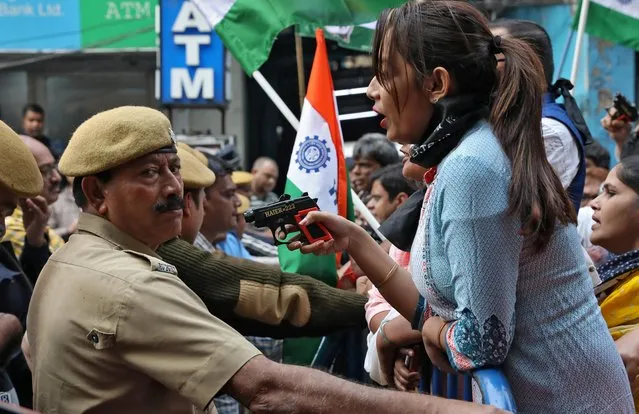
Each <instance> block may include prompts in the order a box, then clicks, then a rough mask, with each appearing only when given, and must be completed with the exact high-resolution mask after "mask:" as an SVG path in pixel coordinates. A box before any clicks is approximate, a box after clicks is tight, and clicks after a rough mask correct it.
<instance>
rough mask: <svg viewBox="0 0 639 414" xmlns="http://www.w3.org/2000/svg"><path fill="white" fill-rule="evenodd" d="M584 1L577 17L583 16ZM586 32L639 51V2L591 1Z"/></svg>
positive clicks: (622, 0) (632, 0) (624, 0)
mask: <svg viewBox="0 0 639 414" xmlns="http://www.w3.org/2000/svg"><path fill="white" fill-rule="evenodd" d="M584 3H585V2H584V1H583V0H582V1H581V3H580V6H579V10H578V11H577V14H576V17H575V26H574V27H577V22H578V20H579V15H580V14H581V7H582V6H583V5H584ZM589 3H590V4H589V7H588V17H587V20H586V32H588V33H589V34H591V35H594V36H597V37H599V38H602V39H605V40H609V41H611V42H614V43H618V44H620V45H623V46H626V47H629V48H632V49H635V50H639V0H590V2H589Z"/></svg>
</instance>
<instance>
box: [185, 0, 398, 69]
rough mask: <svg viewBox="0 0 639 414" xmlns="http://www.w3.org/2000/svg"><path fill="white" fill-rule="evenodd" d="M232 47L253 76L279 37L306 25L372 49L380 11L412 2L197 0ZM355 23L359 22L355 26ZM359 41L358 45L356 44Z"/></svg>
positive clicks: (309, 30) (306, 30)
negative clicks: (373, 28) (373, 30)
mask: <svg viewBox="0 0 639 414" xmlns="http://www.w3.org/2000/svg"><path fill="white" fill-rule="evenodd" d="M192 1H193V3H194V4H195V5H197V7H198V9H199V11H200V12H201V13H202V14H203V15H204V17H205V18H206V20H207V21H208V22H209V24H210V25H211V27H212V28H213V30H215V32H216V33H217V34H218V36H220V38H221V39H222V41H223V42H224V45H225V46H226V48H227V49H228V50H229V51H230V52H231V53H232V54H233V56H234V57H235V59H237V61H238V62H240V64H241V65H242V67H243V68H244V70H245V71H246V73H248V74H251V73H253V72H254V71H255V70H257V69H258V68H259V67H260V66H262V64H263V63H264V62H265V61H266V59H268V55H269V53H270V51H271V47H272V46H273V42H274V41H275V38H276V36H277V35H278V34H279V33H280V32H281V31H282V30H284V29H285V28H287V27H289V26H293V25H300V28H301V29H303V33H305V34H311V33H313V32H314V31H315V29H316V28H325V31H326V32H327V35H326V36H327V37H329V38H331V39H336V40H339V41H340V43H341V44H343V45H351V46H349V47H355V48H362V49H361V50H367V49H366V48H367V47H368V46H366V45H370V39H371V34H372V30H371V28H370V27H371V25H372V22H375V20H377V17H378V16H379V13H380V12H381V11H382V10H383V9H385V8H388V7H396V6H398V5H400V4H402V3H405V2H406V0H321V1H313V0H310V1H309V0H192ZM350 26H353V27H352V28H350ZM354 45H358V46H354Z"/></svg>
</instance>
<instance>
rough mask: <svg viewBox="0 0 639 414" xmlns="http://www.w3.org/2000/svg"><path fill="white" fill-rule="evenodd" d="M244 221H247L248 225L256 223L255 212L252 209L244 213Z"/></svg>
mask: <svg viewBox="0 0 639 414" xmlns="http://www.w3.org/2000/svg"><path fill="white" fill-rule="evenodd" d="M244 220H246V222H247V223H253V222H254V221H255V212H254V211H253V209H250V210H248V211H246V212H245V213H244Z"/></svg>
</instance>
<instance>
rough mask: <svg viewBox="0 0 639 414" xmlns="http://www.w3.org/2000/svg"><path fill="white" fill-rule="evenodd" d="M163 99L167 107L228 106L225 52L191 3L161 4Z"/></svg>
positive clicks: (179, 0) (168, 1)
mask: <svg viewBox="0 0 639 414" xmlns="http://www.w3.org/2000/svg"><path fill="white" fill-rule="evenodd" d="M160 10H161V14H160V97H161V101H162V103H163V104H165V105H221V104H224V103H225V90H224V88H225V85H224V83H225V82H224V81H225V51H224V46H223V44H222V41H221V40H220V38H219V37H218V36H217V35H216V34H215V33H214V32H213V31H212V30H211V27H210V25H209V23H208V22H207V20H206V18H205V17H204V16H203V15H202V13H200V11H199V9H198V8H197V7H196V6H195V4H194V3H193V2H191V1H188V0H161V1H160Z"/></svg>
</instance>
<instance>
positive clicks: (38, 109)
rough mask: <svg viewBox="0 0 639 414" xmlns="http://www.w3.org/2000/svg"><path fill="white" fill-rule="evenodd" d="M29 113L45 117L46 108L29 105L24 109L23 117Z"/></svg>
mask: <svg viewBox="0 0 639 414" xmlns="http://www.w3.org/2000/svg"><path fill="white" fill-rule="evenodd" d="M27 112H35V113H36V114H40V115H42V116H44V108H43V107H42V106H40V105H38V104H37V103H28V104H26V105H25V106H24V108H22V116H23V117H24V116H25V115H26V114H27Z"/></svg>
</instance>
